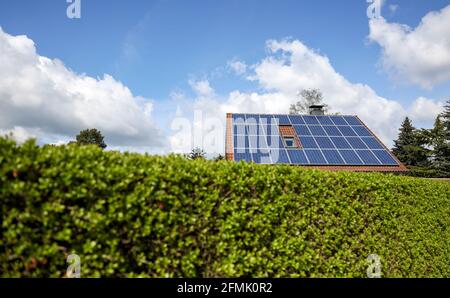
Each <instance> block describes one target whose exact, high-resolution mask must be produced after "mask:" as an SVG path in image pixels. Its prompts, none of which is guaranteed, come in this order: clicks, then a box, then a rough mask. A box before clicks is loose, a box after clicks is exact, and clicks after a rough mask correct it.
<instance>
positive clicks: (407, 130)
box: [392, 117, 429, 166]
mask: <svg viewBox="0 0 450 298" xmlns="http://www.w3.org/2000/svg"><path fill="white" fill-rule="evenodd" d="M426 144H427V136H426V135H425V134H424V133H423V132H421V131H418V130H417V129H416V128H415V127H414V126H413V125H412V122H411V120H410V119H409V118H408V117H406V118H405V120H404V121H403V123H402V126H401V127H400V130H399V135H398V139H397V140H396V141H394V148H393V150H392V151H393V153H394V154H395V156H397V158H398V159H399V160H400V161H401V162H403V163H404V164H405V165H407V166H428V165H429V161H428V155H429V150H428V149H426V148H425V145H426Z"/></svg>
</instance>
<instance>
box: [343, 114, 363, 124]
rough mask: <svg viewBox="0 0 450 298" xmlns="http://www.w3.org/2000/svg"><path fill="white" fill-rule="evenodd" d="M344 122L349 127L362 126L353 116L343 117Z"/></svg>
mask: <svg viewBox="0 0 450 298" xmlns="http://www.w3.org/2000/svg"><path fill="white" fill-rule="evenodd" d="M344 120H345V121H346V122H347V123H348V124H350V125H362V123H361V121H359V119H358V118H356V117H354V116H344Z"/></svg>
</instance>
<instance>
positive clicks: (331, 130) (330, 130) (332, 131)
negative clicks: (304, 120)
mask: <svg viewBox="0 0 450 298" xmlns="http://www.w3.org/2000/svg"><path fill="white" fill-rule="evenodd" d="M323 129H324V130H325V131H326V133H327V135H329V136H330V137H340V136H342V134H341V132H340V131H339V129H337V127H336V126H323Z"/></svg>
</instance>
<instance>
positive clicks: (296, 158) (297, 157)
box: [288, 150, 308, 165]
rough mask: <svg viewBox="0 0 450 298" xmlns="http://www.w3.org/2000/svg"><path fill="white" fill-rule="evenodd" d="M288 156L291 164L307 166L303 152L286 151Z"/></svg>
mask: <svg viewBox="0 0 450 298" xmlns="http://www.w3.org/2000/svg"><path fill="white" fill-rule="evenodd" d="M288 154H289V157H290V159H291V161H292V163H293V164H300V165H307V164H308V159H306V155H305V152H304V151H303V150H288Z"/></svg>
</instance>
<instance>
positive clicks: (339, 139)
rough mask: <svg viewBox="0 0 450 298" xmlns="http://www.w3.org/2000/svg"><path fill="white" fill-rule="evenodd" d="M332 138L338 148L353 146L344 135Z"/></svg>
mask: <svg viewBox="0 0 450 298" xmlns="http://www.w3.org/2000/svg"><path fill="white" fill-rule="evenodd" d="M330 139H331V141H332V142H333V144H334V146H336V148H338V149H351V148H352V147H351V146H350V144H349V143H348V142H347V141H346V139H345V138H344V137H330Z"/></svg>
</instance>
